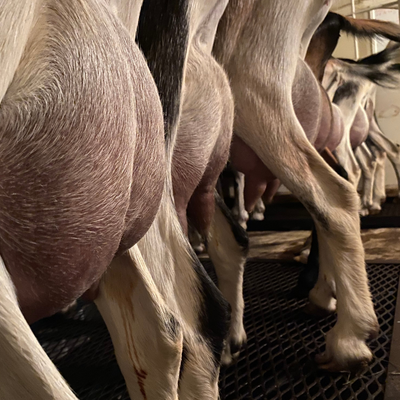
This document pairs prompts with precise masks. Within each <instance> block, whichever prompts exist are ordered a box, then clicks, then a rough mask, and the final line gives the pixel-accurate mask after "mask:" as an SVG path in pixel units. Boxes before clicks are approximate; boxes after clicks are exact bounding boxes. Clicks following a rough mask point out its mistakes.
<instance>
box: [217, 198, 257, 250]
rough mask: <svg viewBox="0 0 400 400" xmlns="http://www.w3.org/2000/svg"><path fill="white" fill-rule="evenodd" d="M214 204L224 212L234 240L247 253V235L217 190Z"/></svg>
mask: <svg viewBox="0 0 400 400" xmlns="http://www.w3.org/2000/svg"><path fill="white" fill-rule="evenodd" d="M215 204H216V206H217V207H219V208H220V210H221V211H222V213H223V214H224V216H225V218H226V220H227V221H228V223H229V225H230V227H231V230H232V233H233V236H234V237H235V240H236V242H237V243H238V244H239V246H240V247H241V248H242V249H243V252H245V254H247V253H248V251H249V235H248V234H247V232H246V231H245V230H244V229H243V227H242V226H240V224H239V222H237V221H236V220H235V218H233V216H232V214H231V212H230V211H229V209H228V207H227V206H226V205H225V203H224V201H223V200H222V199H221V197H220V196H219V194H218V193H217V192H215Z"/></svg>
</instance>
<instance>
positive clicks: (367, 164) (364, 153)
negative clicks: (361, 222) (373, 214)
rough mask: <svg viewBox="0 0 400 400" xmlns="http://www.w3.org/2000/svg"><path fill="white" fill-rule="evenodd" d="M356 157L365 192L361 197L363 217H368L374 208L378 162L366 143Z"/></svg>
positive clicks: (356, 153)
mask: <svg viewBox="0 0 400 400" xmlns="http://www.w3.org/2000/svg"><path fill="white" fill-rule="evenodd" d="M355 155H356V158H357V161H358V163H359V165H360V168H361V171H362V179H363V190H362V196H361V206H362V209H361V212H360V214H361V215H368V214H369V209H370V208H371V207H372V196H373V188H374V178H375V170H376V161H375V160H374V157H373V155H372V153H371V151H370V150H369V149H368V147H367V146H366V144H365V143H362V144H361V146H359V147H358V148H357V149H356V151H355Z"/></svg>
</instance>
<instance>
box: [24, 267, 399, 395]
mask: <svg viewBox="0 0 400 400" xmlns="http://www.w3.org/2000/svg"><path fill="white" fill-rule="evenodd" d="M206 267H207V269H209V268H210V264H209V263H206ZM300 268H301V267H299V266H297V265H295V264H280V263H267V262H263V261H250V262H249V263H248V265H247V268H246V273H245V280H244V297H245V303H246V310H245V320H244V322H245V327H246V331H247V335H248V342H247V345H246V347H245V348H244V349H243V351H242V353H241V355H240V357H239V359H238V361H237V362H236V364H235V365H233V366H231V367H229V368H226V369H223V370H222V371H221V379H220V393H221V399H222V400H224V399H226V400H238V399H246V400H247V399H280V400H292V399H301V400H303V399H304V400H308V399H321V400H324V399H359V400H369V399H383V396H384V390H385V380H386V375H387V367H388V362H389V351H390V342H391V335H392V329H393V322H394V313H395V305H396V296H397V286H398V282H399V272H400V265H397V264H395V265H393V264H386V265H385V264H371V265H369V266H368V273H369V277H370V285H371V290H372V294H373V298H374V303H375V308H376V312H377V315H378V318H379V323H380V327H381V332H380V335H379V337H378V338H377V339H376V340H373V341H371V342H370V343H369V345H370V347H371V349H372V350H373V353H374V360H373V361H372V363H371V364H370V365H369V366H368V367H367V368H366V369H365V370H364V371H363V372H362V373H361V374H360V375H358V376H351V375H349V374H330V373H326V372H322V371H318V370H317V369H316V367H315V364H314V362H313V358H314V356H315V354H317V353H319V352H322V351H323V350H324V335H325V333H326V332H327V331H328V330H329V329H330V327H332V326H333V324H334V322H335V317H334V316H331V317H328V318H325V319H322V320H316V319H313V318H310V317H308V316H306V315H305V314H303V313H302V311H301V309H302V307H303V306H304V304H305V302H304V301H297V300H296V299H293V298H292V297H291V289H292V288H293V287H294V286H295V284H296V279H297V275H298V273H299V272H300ZM211 275H213V273H212V272H211ZM32 329H33V331H34V332H35V334H36V336H37V337H38V339H39V341H40V343H41V344H42V346H43V347H44V349H45V350H46V352H47V353H48V354H49V356H50V358H51V359H52V360H53V361H54V362H55V364H56V365H57V367H58V368H59V370H60V371H61V373H62V374H63V375H64V377H65V378H66V380H67V381H68V382H69V384H70V385H71V386H72V388H73V389H74V390H75V392H76V393H77V395H78V397H79V399H81V400H127V399H129V396H128V394H127V392H126V388H125V384H124V381H123V378H122V375H121V373H120V371H119V368H118V365H117V363H116V361H115V358H114V355H113V348H112V344H111V339H110V337H109V335H108V332H107V330H106V328H105V325H104V323H103V321H102V319H101V317H100V315H99V314H98V312H97V310H96V308H95V307H94V306H93V305H90V304H83V303H81V304H80V305H79V307H78V310H77V311H76V312H75V313H73V314H72V315H70V316H67V317H65V316H56V317H52V318H49V319H46V320H43V321H40V322H39V323H37V324H35V325H34V326H32ZM132 400H135V399H132Z"/></svg>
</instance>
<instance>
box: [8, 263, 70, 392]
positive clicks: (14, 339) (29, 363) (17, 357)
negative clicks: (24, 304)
mask: <svg viewBox="0 0 400 400" xmlns="http://www.w3.org/2000/svg"><path fill="white" fill-rule="evenodd" d="M0 288H1V289H0V327H1V329H0V351H1V353H0V359H1V362H0V398H1V399H4V400H6V399H7V400H21V399H24V400H25V399H26V400H36V399H43V400H54V399H60V400H77V397H75V395H74V394H73V393H72V391H71V389H70V388H69V387H68V385H67V383H66V382H65V381H64V379H63V378H62V376H61V374H60V373H59V372H58V371H57V369H56V367H55V366H54V364H53V363H52V362H51V361H50V359H49V358H48V357H47V355H46V353H45V352H44V350H43V348H42V346H40V344H39V343H38V341H37V339H36V338H35V336H34V335H33V333H32V331H31V328H30V327H29V325H28V324H27V322H26V320H25V318H24V317H23V315H22V313H21V310H20V309H19V306H18V301H17V297H16V293H15V289H14V286H13V283H12V281H11V278H10V276H9V274H8V272H7V270H6V267H5V265H4V263H3V260H2V259H1V258H0Z"/></svg>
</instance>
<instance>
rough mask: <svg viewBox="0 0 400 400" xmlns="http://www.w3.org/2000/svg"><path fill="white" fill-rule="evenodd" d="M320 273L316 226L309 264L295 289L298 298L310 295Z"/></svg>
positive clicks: (294, 292)
mask: <svg viewBox="0 0 400 400" xmlns="http://www.w3.org/2000/svg"><path fill="white" fill-rule="evenodd" d="M318 273H319V247H318V236H317V230H316V229H315V227H314V228H313V230H312V241H311V250H310V255H309V256H308V261H307V266H305V267H304V269H303V271H302V272H301V273H300V275H299V279H298V281H297V287H296V288H295V289H294V291H293V295H294V296H295V297H298V298H304V297H307V296H308V293H309V292H310V290H311V289H312V288H313V287H314V286H315V284H316V283H317V279H318Z"/></svg>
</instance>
